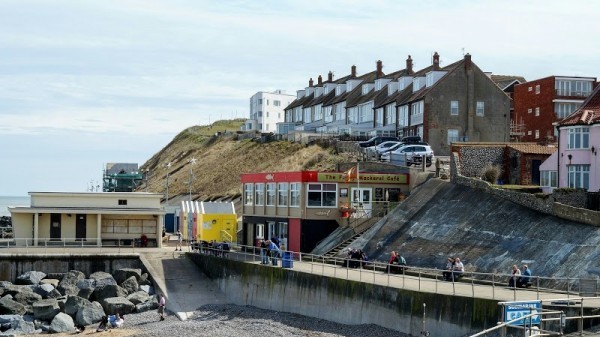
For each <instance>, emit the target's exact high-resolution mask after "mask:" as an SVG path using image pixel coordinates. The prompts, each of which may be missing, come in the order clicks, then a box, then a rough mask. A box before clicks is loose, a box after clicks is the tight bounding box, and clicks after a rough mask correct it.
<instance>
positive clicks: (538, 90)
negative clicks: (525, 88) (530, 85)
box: [535, 84, 540, 95]
mask: <svg viewBox="0 0 600 337" xmlns="http://www.w3.org/2000/svg"><path fill="white" fill-rule="evenodd" d="M539 93H540V85H539V84H538V85H536V86H535V94H536V95H537V94H539Z"/></svg>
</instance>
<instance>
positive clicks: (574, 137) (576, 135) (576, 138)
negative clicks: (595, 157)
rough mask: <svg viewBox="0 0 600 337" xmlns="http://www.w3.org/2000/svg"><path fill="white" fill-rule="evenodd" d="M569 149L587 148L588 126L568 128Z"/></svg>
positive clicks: (588, 141)
mask: <svg viewBox="0 0 600 337" xmlns="http://www.w3.org/2000/svg"><path fill="white" fill-rule="evenodd" d="M568 134H569V143H568V144H567V147H568V148H569V149H587V148H589V147H590V128H570V129H569V130H568Z"/></svg>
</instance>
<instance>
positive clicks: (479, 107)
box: [475, 102, 485, 117]
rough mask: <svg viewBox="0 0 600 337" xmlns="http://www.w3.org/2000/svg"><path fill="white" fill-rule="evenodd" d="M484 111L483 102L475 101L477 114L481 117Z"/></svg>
mask: <svg viewBox="0 0 600 337" xmlns="http://www.w3.org/2000/svg"><path fill="white" fill-rule="evenodd" d="M484 112H485V103H484V102H477V110H476V112H475V113H476V114H477V116H480V117H483V115H484Z"/></svg>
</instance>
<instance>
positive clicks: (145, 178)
mask: <svg viewBox="0 0 600 337" xmlns="http://www.w3.org/2000/svg"><path fill="white" fill-rule="evenodd" d="M143 172H144V180H145V181H146V192H148V175H149V174H150V169H149V168H147V169H145V170H144V171H143Z"/></svg>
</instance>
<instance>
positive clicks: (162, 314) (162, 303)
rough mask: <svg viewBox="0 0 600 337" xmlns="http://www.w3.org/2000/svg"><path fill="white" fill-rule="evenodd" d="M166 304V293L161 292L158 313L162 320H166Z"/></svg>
mask: <svg viewBox="0 0 600 337" xmlns="http://www.w3.org/2000/svg"><path fill="white" fill-rule="evenodd" d="M165 305H166V300H165V295H162V294H161V295H160V299H159V300H158V314H159V315H160V320H161V321H164V320H165Z"/></svg>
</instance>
